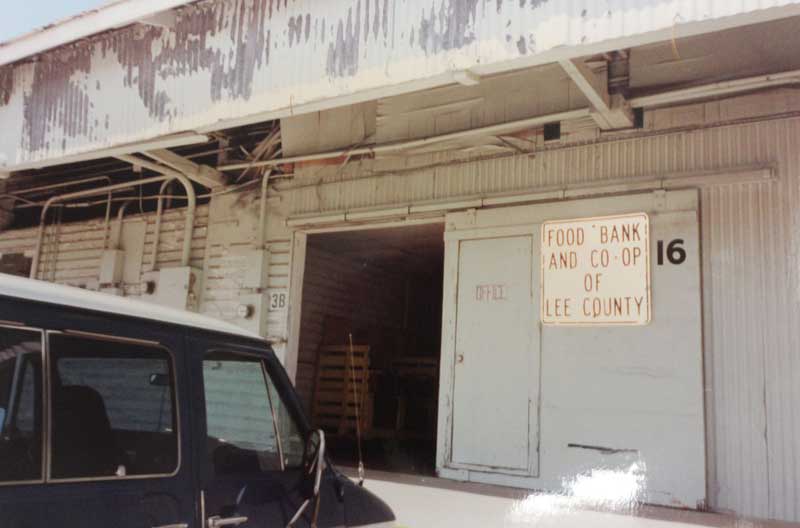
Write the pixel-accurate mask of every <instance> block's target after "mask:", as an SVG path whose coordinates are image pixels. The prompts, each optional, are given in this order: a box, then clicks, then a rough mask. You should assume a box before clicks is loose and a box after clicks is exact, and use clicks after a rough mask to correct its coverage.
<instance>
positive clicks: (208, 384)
mask: <svg viewBox="0 0 800 528" xmlns="http://www.w3.org/2000/svg"><path fill="white" fill-rule="evenodd" d="M203 382H204V386H205V399H206V428H207V435H208V438H207V447H208V456H209V459H210V462H211V464H212V466H213V468H214V472H215V474H216V475H226V474H243V473H260V472H266V471H276V470H282V469H285V468H287V467H297V466H298V465H299V464H300V463H301V462H302V456H303V443H302V437H301V435H300V433H299V430H298V428H297V425H296V424H295V422H294V420H293V419H292V418H291V416H290V415H289V413H288V410H287V408H286V406H285V405H284V404H283V402H282V400H281V398H280V396H279V394H278V391H277V390H276V389H275V386H274V384H273V383H272V380H271V379H270V378H269V376H268V374H267V371H266V368H265V365H264V362H263V361H262V360H260V359H258V358H253V357H249V356H242V355H236V354H230V353H226V352H214V353H211V354H209V355H208V356H206V359H205V360H204V361H203Z"/></svg>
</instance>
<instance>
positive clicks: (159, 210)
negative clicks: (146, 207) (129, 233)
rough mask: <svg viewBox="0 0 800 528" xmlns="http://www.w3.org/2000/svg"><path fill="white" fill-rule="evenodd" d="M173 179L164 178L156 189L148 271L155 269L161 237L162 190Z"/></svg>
mask: <svg viewBox="0 0 800 528" xmlns="http://www.w3.org/2000/svg"><path fill="white" fill-rule="evenodd" d="M173 181H174V180H173V179H172V178H170V179H169V180H164V183H162V184H161V187H160V188H159V189H158V206H157V207H156V227H155V239H154V240H153V258H152V259H151V260H150V271H153V270H155V269H156V259H157V258H158V239H159V238H160V237H161V213H162V212H163V211H164V191H165V190H166V188H167V185H169V184H170V183H172V182H173Z"/></svg>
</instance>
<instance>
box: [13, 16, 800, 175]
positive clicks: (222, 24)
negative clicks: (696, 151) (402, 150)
mask: <svg viewBox="0 0 800 528" xmlns="http://www.w3.org/2000/svg"><path fill="white" fill-rule="evenodd" d="M778 8H783V9H778ZM795 11H796V12H800V2H796V1H790V0H747V1H741V2H729V1H726V0H713V1H707V2H687V1H684V0H669V1H664V2H650V1H641V2H630V1H626V0H605V1H602V2H594V1H590V0H569V1H563V0H559V1H555V0H432V1H431V0H393V1H389V0H335V1H327V2H319V1H316V0H224V1H203V2H199V3H197V4H193V5H189V6H186V7H184V8H181V9H179V10H178V16H177V22H176V24H175V26H174V28H172V29H164V28H157V27H148V26H138V25H137V26H132V27H129V28H124V29H120V30H116V31H112V32H109V33H106V34H104V35H100V36H98V37H95V38H94V39H92V40H91V41H90V42H81V43H77V44H75V45H72V46H69V47H65V48H62V49H58V50H54V51H52V52H48V53H45V54H43V55H42V56H41V57H40V58H39V60H37V61H35V62H29V63H21V64H19V65H16V66H8V67H4V68H0V122H2V123H3V127H4V134H3V135H2V138H0V167H2V166H3V165H6V166H7V167H9V168H13V167H15V166H16V167H19V166H22V165H24V164H29V163H34V162H41V161H44V160H52V159H56V158H59V157H64V156H67V155H73V154H79V153H85V152H88V151H91V150H95V149H99V148H103V147H111V146H117V145H121V144H125V143H130V142H135V141H140V140H144V139H150V138H152V137H154V136H158V135H164V134H169V133H173V132H179V131H185V130H192V129H196V130H200V129H213V128H219V127H220V126H224V125H232V124H234V123H236V122H237V120H239V121H238V122H240V120H241V119H243V118H246V119H249V117H248V116H253V115H255V114H262V116H263V115H264V114H265V113H266V114H269V113H275V112H284V113H286V114H288V113H292V111H296V110H297V108H298V107H302V105H305V104H308V103H315V104H320V105H323V106H324V105H325V104H328V103H325V102H326V101H333V100H335V99H337V98H340V97H344V96H359V95H360V94H362V96H364V95H365V94H369V93H372V97H374V96H375V94H376V90H389V91H395V92H397V91H408V90H410V89H419V88H421V87H424V86H432V85H442V84H446V83H448V82H451V81H452V77H451V72H453V71H457V70H464V69H472V70H474V71H477V72H479V73H495V72H498V71H501V70H504V69H509V68H519V67H524V66H531V65H533V64H540V63H542V62H547V61H552V60H554V59H555V58H557V57H559V56H568V55H570V54H576V53H591V52H596V51H602V50H605V49H612V48H618V47H628V46H631V45H635V44H642V43H645V42H651V41H655V40H664V39H666V38H669V37H671V36H683V35H688V34H695V33H697V32H701V31H708V30H714V29H720V28H723V27H732V26H736V25H737V24H742V23H748V22H753V21H757V20H765V19H770V18H775V17H780V16H786V15H787V14H792V13H794V12H795ZM578 46H580V49H577V48H575V47H578ZM403 86H405V87H403Z"/></svg>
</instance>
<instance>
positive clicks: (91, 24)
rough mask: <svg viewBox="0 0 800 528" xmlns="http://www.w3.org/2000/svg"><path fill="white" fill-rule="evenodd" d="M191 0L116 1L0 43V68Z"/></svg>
mask: <svg viewBox="0 0 800 528" xmlns="http://www.w3.org/2000/svg"><path fill="white" fill-rule="evenodd" d="M191 1H192V0H117V1H115V2H109V3H107V4H104V5H102V6H100V7H98V8H96V9H91V10H89V11H85V12H83V13H80V14H78V15H75V16H72V17H69V18H66V19H64V20H60V21H58V22H55V23H53V24H49V25H47V26H44V27H42V28H38V29H35V30H33V31H30V32H28V33H25V34H24V35H20V36H18V37H14V38H13V39H11V40H8V41H5V42H0V66H3V65H5V64H11V63H13V62H17V61H19V60H22V59H25V58H27V57H31V56H33V55H37V54H39V53H42V52H45V51H48V50H51V49H54V48H57V47H59V46H63V45H65V44H69V43H71V42H75V41H77V40H80V39H83V38H86V37H90V36H92V35H96V34H98V33H102V32H104V31H108V30H110V29H114V28H119V27H122V26H127V25H128V24H133V23H134V22H137V21H140V20H142V19H146V18H148V17H152V16H153V15H156V14H158V13H162V12H164V11H167V10H169V9H173V8H175V7H178V6H182V5H184V4H188V3H189V2H191Z"/></svg>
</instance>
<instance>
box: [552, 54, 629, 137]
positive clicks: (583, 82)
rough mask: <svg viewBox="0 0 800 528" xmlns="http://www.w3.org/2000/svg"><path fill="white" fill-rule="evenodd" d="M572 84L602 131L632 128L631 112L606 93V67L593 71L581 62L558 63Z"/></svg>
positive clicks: (566, 61) (619, 99) (626, 105)
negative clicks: (580, 94) (590, 106)
mask: <svg viewBox="0 0 800 528" xmlns="http://www.w3.org/2000/svg"><path fill="white" fill-rule="evenodd" d="M558 63H559V64H560V65H561V67H562V68H563V69H564V71H565V72H566V73H567V75H569V77H570V79H572V82H574V83H575V85H576V86H577V87H578V89H579V90H580V91H581V92H583V95H585V96H586V98H587V99H588V100H589V103H590V104H591V105H592V108H593V109H594V111H593V112H592V117H593V118H594V120H595V121H596V122H597V125H598V126H599V127H600V128H601V129H603V130H613V129H618V128H631V127H633V112H632V111H631V109H630V107H629V106H628V104H627V103H626V102H625V100H624V99H623V98H622V97H621V96H613V97H612V96H611V95H610V94H609V93H608V74H607V66H606V65H605V64H603V65H602V66H601V67H600V68H599V69H597V70H593V69H592V68H590V67H589V66H588V65H587V64H586V63H585V62H583V61H574V60H569V59H564V60H560V61H558Z"/></svg>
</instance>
